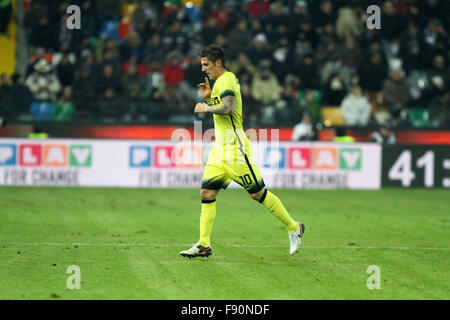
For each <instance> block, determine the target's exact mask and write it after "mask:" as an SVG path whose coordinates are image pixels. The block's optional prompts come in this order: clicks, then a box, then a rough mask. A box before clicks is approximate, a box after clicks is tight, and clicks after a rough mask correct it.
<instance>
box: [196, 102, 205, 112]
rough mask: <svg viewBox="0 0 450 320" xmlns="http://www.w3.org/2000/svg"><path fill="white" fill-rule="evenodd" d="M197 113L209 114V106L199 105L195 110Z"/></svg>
mask: <svg viewBox="0 0 450 320" xmlns="http://www.w3.org/2000/svg"><path fill="white" fill-rule="evenodd" d="M194 112H195V113H207V112H208V105H207V104H206V103H197V104H196V105H195V109H194Z"/></svg>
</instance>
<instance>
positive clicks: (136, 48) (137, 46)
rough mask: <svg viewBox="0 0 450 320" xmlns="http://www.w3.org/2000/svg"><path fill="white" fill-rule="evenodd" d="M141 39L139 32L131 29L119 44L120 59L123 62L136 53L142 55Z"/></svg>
mask: <svg viewBox="0 0 450 320" xmlns="http://www.w3.org/2000/svg"><path fill="white" fill-rule="evenodd" d="M141 51H142V40H141V37H140V36H139V34H138V33H137V32H135V31H132V32H130V33H129V34H128V36H127V37H126V38H125V41H124V42H123V44H122V45H121V46H120V61H121V62H124V61H127V60H128V59H130V57H131V56H133V55H136V56H138V57H139V59H140V58H141V55H142V52H141Z"/></svg>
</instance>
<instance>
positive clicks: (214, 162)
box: [180, 45, 305, 258]
mask: <svg viewBox="0 0 450 320" xmlns="http://www.w3.org/2000/svg"><path fill="white" fill-rule="evenodd" d="M200 62H201V65H202V71H203V72H205V73H206V75H207V76H208V77H205V82H204V83H201V84H199V85H198V87H199V89H200V92H201V94H202V96H203V98H205V100H206V102H207V103H197V105H196V106H195V109H194V112H195V113H202V114H204V113H212V114H213V116H214V130H215V137H216V141H215V144H214V147H213V149H212V150H211V153H210V155H209V158H208V162H207V164H206V166H205V169H204V173H203V179H202V188H201V192H200V195H201V200H202V208H201V215H200V240H199V242H197V243H196V244H195V245H194V246H193V247H192V248H190V249H188V250H184V251H181V252H180V255H182V256H184V257H189V258H194V257H209V256H210V255H211V254H212V250H211V230H212V226H213V223H214V219H215V217H216V195H217V193H218V192H219V190H220V189H221V188H223V189H226V188H227V187H228V185H229V184H230V182H231V181H232V180H233V181H235V182H237V183H238V184H240V185H241V186H242V187H244V188H245V190H247V192H248V193H249V194H250V197H252V198H253V199H254V200H256V201H259V202H260V203H261V204H262V205H264V206H265V207H266V208H267V209H269V211H270V212H271V213H272V214H273V215H274V216H275V217H277V218H278V219H279V220H280V221H281V222H282V223H283V224H284V225H285V226H286V229H287V232H288V234H289V239H290V254H291V255H292V254H295V253H296V252H297V251H298V249H299V248H301V246H302V236H303V233H304V231H305V225H304V224H302V223H301V222H296V221H294V220H293V219H292V218H291V216H290V215H289V213H288V212H287V210H286V209H285V207H284V206H283V204H282V203H281V201H280V199H279V198H278V197H277V196H276V195H274V194H273V193H271V192H270V191H268V190H267V189H266V188H265V185H264V181H263V179H262V177H261V173H260V171H259V169H258V167H257V165H256V163H255V162H254V161H253V157H252V156H251V146H250V140H249V139H248V138H247V136H246V135H245V133H244V129H243V126H242V99H241V91H240V85H239V81H238V79H237V78H236V76H235V75H234V74H233V73H232V72H229V71H227V70H226V68H225V54H224V51H223V49H222V48H221V47H219V46H217V45H210V46H208V47H206V48H204V49H203V50H202V51H201V52H200ZM208 78H209V79H211V80H215V83H214V86H213V88H212V90H211V87H210V84H209V79H208Z"/></svg>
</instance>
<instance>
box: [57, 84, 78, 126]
mask: <svg viewBox="0 0 450 320" xmlns="http://www.w3.org/2000/svg"><path fill="white" fill-rule="evenodd" d="M74 113H75V104H74V97H73V88H72V87H71V86H67V87H65V88H64V89H63V90H62V95H61V98H60V99H58V101H57V102H56V103H55V104H54V105H53V110H52V120H54V121H70V120H72V119H73V115H74Z"/></svg>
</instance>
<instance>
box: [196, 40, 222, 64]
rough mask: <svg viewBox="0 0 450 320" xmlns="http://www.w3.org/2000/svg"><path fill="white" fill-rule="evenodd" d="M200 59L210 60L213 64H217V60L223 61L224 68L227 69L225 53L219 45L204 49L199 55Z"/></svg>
mask: <svg viewBox="0 0 450 320" xmlns="http://www.w3.org/2000/svg"><path fill="white" fill-rule="evenodd" d="M199 56H200V58H208V60H209V61H211V62H212V63H216V61H217V60H221V61H222V67H224V68H225V51H223V49H222V47H220V46H219V45H217V44H211V45H209V46H207V47H206V48H203V49H202V51H200V54H199Z"/></svg>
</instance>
